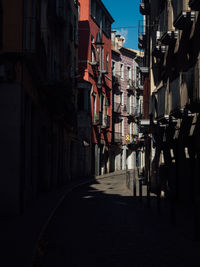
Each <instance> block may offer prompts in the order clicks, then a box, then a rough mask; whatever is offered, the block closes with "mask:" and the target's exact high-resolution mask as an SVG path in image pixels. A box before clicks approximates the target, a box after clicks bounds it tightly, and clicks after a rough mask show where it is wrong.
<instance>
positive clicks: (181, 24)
mask: <svg viewBox="0 0 200 267" xmlns="http://www.w3.org/2000/svg"><path fill="white" fill-rule="evenodd" d="M140 10H141V13H142V14H143V15H144V17H145V19H144V20H146V21H148V23H149V24H148V25H152V27H148V31H149V32H148V35H145V38H146V43H145V51H146V56H147V57H148V64H147V66H146V67H148V68H149V79H150V85H151V90H150V91H151V96H150V109H149V111H150V112H149V114H150V120H151V130H150V131H149V138H151V149H150V150H149V151H148V152H149V155H148V156H149V158H151V164H150V166H149V174H150V176H151V188H152V190H155V191H156V192H157V194H158V195H160V192H161V190H163V191H165V193H166V194H169V195H170V196H171V198H172V200H173V201H178V202H181V203H185V204H186V205H188V203H193V204H194V212H195V218H196V220H197V221H196V225H197V224H199V217H200V212H199V210H200V208H199V203H200V202H199V200H200V183H199V172H200V169H199V166H200V165H199V140H200V139H199V75H200V73H199V52H200V50H199V41H200V39H199V11H200V5H199V1H195V0H194V1H189V0H180V1H173V0H171V1H156V0H151V1H142V3H141V5H140ZM146 26H147V25H146ZM146 28H147V27H146Z"/></svg>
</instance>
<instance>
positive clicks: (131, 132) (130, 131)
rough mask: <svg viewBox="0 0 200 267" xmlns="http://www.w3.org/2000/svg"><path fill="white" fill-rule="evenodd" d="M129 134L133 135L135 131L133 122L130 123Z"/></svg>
mask: <svg viewBox="0 0 200 267" xmlns="http://www.w3.org/2000/svg"><path fill="white" fill-rule="evenodd" d="M129 134H130V135H132V134H133V131H132V122H130V123H129Z"/></svg>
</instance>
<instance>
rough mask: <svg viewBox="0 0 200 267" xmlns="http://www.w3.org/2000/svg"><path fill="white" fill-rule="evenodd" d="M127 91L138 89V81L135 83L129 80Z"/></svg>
mask: <svg viewBox="0 0 200 267" xmlns="http://www.w3.org/2000/svg"><path fill="white" fill-rule="evenodd" d="M126 88H127V90H130V91H134V90H135V89H136V81H133V80H132V79H128V80H127V87H126Z"/></svg>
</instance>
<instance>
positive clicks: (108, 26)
mask: <svg viewBox="0 0 200 267" xmlns="http://www.w3.org/2000/svg"><path fill="white" fill-rule="evenodd" d="M105 32H106V34H107V35H108V36H110V34H111V25H110V21H109V20H108V19H106V30H105Z"/></svg>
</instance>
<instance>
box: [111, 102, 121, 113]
mask: <svg viewBox="0 0 200 267" xmlns="http://www.w3.org/2000/svg"><path fill="white" fill-rule="evenodd" d="M113 109H114V112H115V113H121V104H120V103H116V102H114V108H113Z"/></svg>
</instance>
